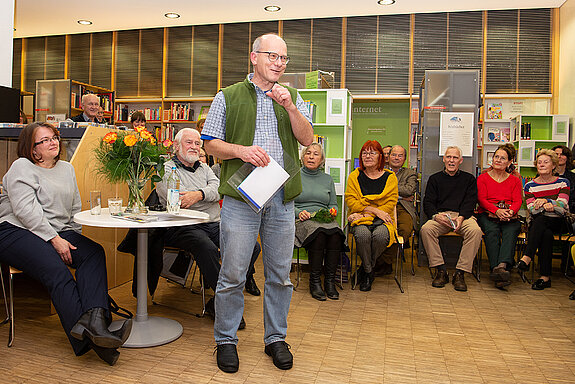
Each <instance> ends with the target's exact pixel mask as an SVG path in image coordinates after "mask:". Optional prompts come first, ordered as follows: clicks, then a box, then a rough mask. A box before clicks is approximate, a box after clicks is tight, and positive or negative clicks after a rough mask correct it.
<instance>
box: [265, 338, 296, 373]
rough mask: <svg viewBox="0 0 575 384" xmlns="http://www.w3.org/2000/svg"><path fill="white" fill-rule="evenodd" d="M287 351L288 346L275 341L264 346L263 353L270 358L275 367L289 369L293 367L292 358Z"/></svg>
mask: <svg viewBox="0 0 575 384" xmlns="http://www.w3.org/2000/svg"><path fill="white" fill-rule="evenodd" d="M289 349H290V345H289V344H288V343H286V342H285V341H276V342H275V343H271V344H268V345H266V348H265V352H266V354H267V355H268V356H271V357H272V359H273V361H274V365H275V366H276V367H278V368H279V369H290V368H291V367H292V366H293V356H292V354H291V352H290V351H289Z"/></svg>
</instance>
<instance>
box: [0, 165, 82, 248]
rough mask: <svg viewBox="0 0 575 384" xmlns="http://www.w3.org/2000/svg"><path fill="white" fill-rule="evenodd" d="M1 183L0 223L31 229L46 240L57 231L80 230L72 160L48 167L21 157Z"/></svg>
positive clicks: (52, 236)
mask: <svg viewBox="0 0 575 384" xmlns="http://www.w3.org/2000/svg"><path fill="white" fill-rule="evenodd" d="M2 183H3V187H4V190H3V192H2V195H0V222H4V221H7V222H9V223H11V224H14V225H16V226H18V227H20V228H25V229H28V230H29V231H30V232H32V233H34V234H35V235H37V236H38V237H40V238H41V239H42V240H44V241H48V240H50V239H52V238H54V237H56V236H57V235H58V232H62V231H66V230H74V231H76V232H80V231H81V228H82V226H81V225H79V224H76V223H75V222H74V214H76V213H78V212H80V210H81V209H82V201H81V200H80V192H79V191H78V185H77V184H76V174H75V173H74V167H72V165H71V164H70V163H67V162H65V161H61V160H60V161H58V162H57V163H56V165H55V166H54V167H53V168H50V169H47V168H42V167H40V166H38V165H35V164H33V163H32V162H31V161H30V160H28V159H26V158H23V157H21V158H19V159H17V160H16V161H14V163H12V166H11V167H10V169H9V170H8V172H7V173H6V174H5V175H4V178H3V179H2Z"/></svg>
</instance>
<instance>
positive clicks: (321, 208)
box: [295, 143, 345, 301]
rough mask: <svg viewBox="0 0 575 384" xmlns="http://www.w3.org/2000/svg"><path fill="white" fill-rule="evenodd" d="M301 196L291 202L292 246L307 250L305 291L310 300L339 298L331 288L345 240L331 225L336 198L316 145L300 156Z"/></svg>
mask: <svg viewBox="0 0 575 384" xmlns="http://www.w3.org/2000/svg"><path fill="white" fill-rule="evenodd" d="M301 162H302V164H303V167H302V169H301V183H302V188H303V190H302V193H301V194H300V195H299V196H298V197H297V198H296V199H295V215H296V224H295V245H296V246H298V247H304V248H305V249H306V250H307V253H308V258H309V263H310V266H311V273H310V277H309V291H310V293H311V296H312V297H313V298H314V299H317V300H321V301H324V300H325V299H326V295H327V297H329V298H330V299H333V300H337V299H338V298H339V293H338V292H337V290H336V288H335V270H336V268H337V263H338V262H339V258H340V255H341V252H342V251H343V250H344V240H345V236H344V234H343V232H342V230H341V229H340V228H339V226H338V224H337V222H336V221H335V216H336V214H337V198H336V194H335V185H334V183H333V179H332V178H331V176H330V175H328V174H327V173H325V172H324V171H323V166H324V164H325V154H324V152H323V148H322V147H321V145H320V144H318V143H312V144H311V145H309V146H308V147H307V148H305V149H304V150H303V151H302V153H301ZM322 264H325V278H324V288H325V291H324V290H323V289H322V286H321V270H322Z"/></svg>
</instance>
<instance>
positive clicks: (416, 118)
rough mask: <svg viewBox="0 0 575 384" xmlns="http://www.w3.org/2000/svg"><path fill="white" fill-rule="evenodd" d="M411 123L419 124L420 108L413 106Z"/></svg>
mask: <svg viewBox="0 0 575 384" xmlns="http://www.w3.org/2000/svg"><path fill="white" fill-rule="evenodd" d="M411 124H419V108H411Z"/></svg>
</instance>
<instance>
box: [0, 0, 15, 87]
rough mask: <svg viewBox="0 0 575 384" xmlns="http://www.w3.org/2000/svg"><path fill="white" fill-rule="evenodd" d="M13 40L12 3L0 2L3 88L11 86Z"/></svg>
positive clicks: (0, 76) (1, 78)
mask: <svg viewBox="0 0 575 384" xmlns="http://www.w3.org/2000/svg"><path fill="white" fill-rule="evenodd" d="M13 39H14V1H0V52H2V54H1V55H0V85H3V86H5V87H11V86H12V55H13V52H12V50H13V47H14V45H13ZM18 86H19V84H18Z"/></svg>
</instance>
